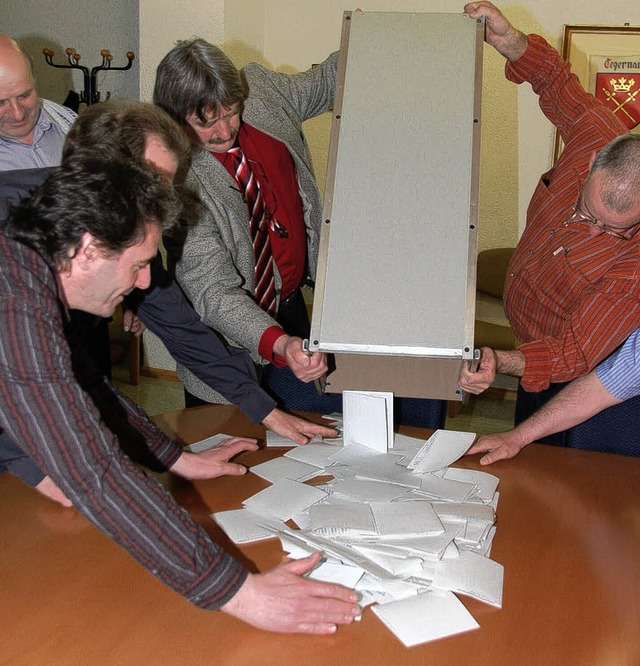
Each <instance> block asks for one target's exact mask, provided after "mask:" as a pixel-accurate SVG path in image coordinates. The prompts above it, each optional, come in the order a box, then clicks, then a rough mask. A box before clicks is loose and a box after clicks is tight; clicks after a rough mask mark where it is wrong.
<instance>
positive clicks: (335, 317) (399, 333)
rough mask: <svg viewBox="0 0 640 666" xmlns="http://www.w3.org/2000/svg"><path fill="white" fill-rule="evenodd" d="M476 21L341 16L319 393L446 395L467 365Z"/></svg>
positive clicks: (314, 330)
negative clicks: (327, 365)
mask: <svg viewBox="0 0 640 666" xmlns="http://www.w3.org/2000/svg"><path fill="white" fill-rule="evenodd" d="M483 37H484V21H483V20H480V21H477V20H475V19H471V18H469V17H468V16H466V15H465V14H462V13H460V14H427V13H399V12H392V13H388V12H385V13H381V12H372V13H370V12H366V11H365V12H353V13H352V12H345V14H344V17H343V31H342V42H341V53H340V61H339V65H338V88H337V92H336V100H335V105H334V111H333V121H332V129H331V141H330V147H329V164H328V170H327V185H326V190H325V205H324V211H323V224H322V230H321V240H320V255H319V263H318V272H317V276H316V291H315V296H314V304H313V317H312V324H311V337H310V340H309V348H310V350H311V351H324V352H333V353H335V355H336V356H335V358H336V365H337V369H336V370H335V371H334V372H333V373H332V374H330V375H329V378H328V382H327V390H328V391H332V392H333V391H341V390H344V389H362V390H365V389H366V390H385V391H393V392H394V393H396V394H397V395H401V396H413V397H429V398H442V399H456V398H460V397H461V392H460V391H459V390H458V389H457V387H456V379H457V376H458V371H459V368H460V364H461V363H462V362H463V360H470V359H472V358H473V356H474V349H473V334H474V330H473V329H474V315H475V265H476V255H477V212H478V176H479V152H480V151H479V147H480V103H481V88H482V85H481V84H482V81H481V78H482V46H483Z"/></svg>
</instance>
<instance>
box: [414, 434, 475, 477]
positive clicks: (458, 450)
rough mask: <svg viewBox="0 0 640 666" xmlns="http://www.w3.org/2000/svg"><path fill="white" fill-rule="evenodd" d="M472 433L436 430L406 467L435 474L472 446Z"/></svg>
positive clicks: (473, 436) (473, 437)
mask: <svg viewBox="0 0 640 666" xmlns="http://www.w3.org/2000/svg"><path fill="white" fill-rule="evenodd" d="M475 438H476V434H475V433H474V432H458V431H457V430H436V431H435V432H434V433H433V435H431V437H429V439H428V440H427V441H426V442H425V443H424V446H423V447H422V448H421V449H420V451H418V453H416V455H415V457H414V458H413V460H412V461H411V462H410V463H409V464H408V465H407V467H408V468H409V469H414V470H416V471H420V472H435V471H436V470H439V469H442V468H443V467H447V466H448V465H450V464H451V463H452V462H455V461H456V460H457V459H458V458H459V457H460V456H461V455H463V454H464V453H465V451H467V449H468V448H469V447H470V446H471V445H472V444H473V441H474V439H475Z"/></svg>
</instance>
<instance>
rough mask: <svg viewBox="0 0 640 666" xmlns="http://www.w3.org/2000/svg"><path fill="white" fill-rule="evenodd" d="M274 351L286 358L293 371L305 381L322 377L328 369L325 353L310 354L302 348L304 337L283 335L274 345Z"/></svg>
mask: <svg viewBox="0 0 640 666" xmlns="http://www.w3.org/2000/svg"><path fill="white" fill-rule="evenodd" d="M273 351H274V352H275V353H276V354H278V355H280V356H283V357H284V358H285V360H286V361H287V365H288V366H289V367H290V368H291V372H293V374H294V375H295V376H296V377H297V378H298V379H299V380H301V381H303V382H312V381H313V380H314V379H318V377H322V375H324V373H325V372H326V371H327V359H326V357H325V355H324V354H322V353H319V352H314V353H313V354H310V353H309V352H306V351H304V349H303V348H302V338H296V337H293V336H292V335H281V336H280V337H279V338H278V339H277V340H276V343H275V345H274V346H273Z"/></svg>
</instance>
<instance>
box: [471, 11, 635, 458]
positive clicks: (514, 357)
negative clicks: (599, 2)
mask: <svg viewBox="0 0 640 666" xmlns="http://www.w3.org/2000/svg"><path fill="white" fill-rule="evenodd" d="M465 11H466V12H467V14H469V16H471V17H472V18H479V17H482V16H484V17H485V19H486V41H487V43H489V44H490V45H492V46H493V47H494V48H495V49H496V50H497V51H498V52H499V53H501V54H502V55H504V56H505V57H506V59H507V61H508V62H507V64H506V76H507V78H508V79H509V80H511V81H514V82H516V83H523V82H525V81H527V82H529V83H530V84H531V86H532V88H533V90H534V92H535V93H536V94H538V96H539V99H540V107H541V109H542V111H543V112H544V113H545V115H546V116H547V118H549V120H551V122H553V124H554V125H555V126H556V127H557V128H558V130H559V131H560V134H561V136H562V140H563V142H564V150H563V151H562V154H561V155H560V157H559V159H558V161H557V163H556V165H555V166H554V167H553V168H552V169H551V170H550V171H548V172H547V173H545V174H544V175H543V176H542V177H541V179H540V181H539V183H538V186H537V188H536V190H535V192H534V194H533V197H532V199H531V203H530V205H529V209H528V212H527V225H526V228H525V231H524V233H523V235H522V238H521V239H520V242H519V243H518V247H517V248H516V251H515V253H514V256H513V258H512V260H511V264H510V266H509V271H508V274H507V278H506V282H505V311H506V313H507V316H508V318H509V321H510V323H511V326H512V327H513V330H514V332H515V334H516V337H517V338H518V339H519V340H521V341H522V342H523V344H522V345H521V346H520V347H519V348H518V349H517V350H515V351H503V350H491V349H488V348H484V349H483V350H482V356H481V359H480V364H479V368H478V372H476V373H471V372H469V370H468V368H466V367H465V368H462V370H461V373H460V382H459V384H460V387H461V388H462V389H464V390H465V391H469V392H471V393H480V392H481V391H483V390H485V389H486V388H487V387H488V386H490V385H491V383H492V382H493V380H494V378H495V375H496V373H497V372H498V373H503V374H510V375H515V376H517V377H520V382H519V387H518V401H517V404H516V424H517V423H520V422H521V421H523V420H524V419H526V418H527V417H528V416H529V415H531V414H533V413H534V412H535V411H536V410H537V409H538V408H539V407H540V406H542V405H543V404H544V403H545V402H547V401H548V400H549V399H550V398H551V397H552V396H553V395H555V394H556V393H557V392H558V391H559V390H560V389H561V388H562V387H563V386H564V385H565V383H566V382H569V381H571V380H572V379H574V378H576V377H580V376H581V375H585V374H586V373H589V372H590V371H591V370H593V368H595V366H596V365H597V364H598V363H599V362H600V361H602V360H603V359H604V358H605V357H607V356H608V355H609V354H611V353H612V352H613V351H614V350H615V349H616V348H617V347H618V346H619V345H620V344H622V343H623V342H624V340H625V338H627V337H628V336H629V335H630V334H631V332H632V331H633V330H634V329H635V328H637V327H638V326H639V325H640V280H639V279H638V278H640V233H639V227H638V224H639V223H640V136H636V135H631V134H627V133H626V132H627V128H626V127H625V126H624V125H623V124H622V122H621V121H619V120H618V119H617V117H616V116H615V115H614V114H613V113H612V112H611V111H610V110H609V109H608V108H607V107H606V106H605V105H604V103H602V102H600V101H598V100H597V99H596V98H595V97H593V96H592V95H590V94H588V93H587V92H586V91H585V90H584V89H583V88H582V86H581V84H580V82H579V81H578V79H577V77H576V76H575V75H573V74H572V73H571V70H570V65H569V63H567V62H564V61H563V60H562V58H561V57H560V56H559V54H558V53H557V52H556V51H555V50H554V49H553V48H552V47H551V46H550V45H549V44H548V43H547V42H546V41H545V40H544V39H543V38H542V37H540V36H538V35H528V36H527V35H525V34H524V33H522V32H520V31H519V30H517V29H516V28H514V27H513V26H512V25H511V24H510V23H509V22H508V21H507V20H506V18H505V17H504V16H503V15H502V13H501V12H500V11H499V10H498V9H497V8H496V7H495V6H494V5H493V4H492V3H490V2H486V1H483V2H473V3H470V4H467V5H466V7H465ZM616 410H624V413H625V414H626V413H630V414H634V413H635V412H637V413H640V411H638V410H637V409H634V408H633V406H632V405H630V403H624V405H620V406H619V407H616V408H615V409H614V410H607V412H605V413H604V414H606V415H607V416H606V417H604V414H603V415H600V416H599V417H597V419H595V420H589V421H587V423H585V424H583V425H582V426H580V427H579V428H575V429H573V430H571V431H569V432H566V433H564V432H563V433H560V434H559V435H557V436H555V437H554V438H551V439H548V438H547V439H545V440H544V441H546V442H548V443H555V444H558V445H564V446H573V447H577V448H591V449H597V450H615V451H617V452H621V453H640V440H639V437H638V435H637V434H636V432H635V431H637V429H636V428H634V429H633V431H634V432H630V433H629V437H628V438H626V439H625V438H622V437H618V436H617V435H618V434H621V432H620V423H621V422H623V421H624V420H625V419H626V416H622V415H621V414H620V411H616ZM599 419H601V420H599ZM612 428H614V429H615V430H616V436H615V437H612V436H611V435H612Z"/></svg>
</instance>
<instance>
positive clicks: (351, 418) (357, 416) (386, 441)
mask: <svg viewBox="0 0 640 666" xmlns="http://www.w3.org/2000/svg"><path fill="white" fill-rule="evenodd" d="M342 406H343V410H344V427H343V431H342V434H343V438H344V445H345V446H350V445H351V444H360V446H366V447H367V448H370V449H373V450H374V451H378V452H380V453H386V452H387V450H388V449H390V448H393V393H386V392H381V391H343V393H342Z"/></svg>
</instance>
